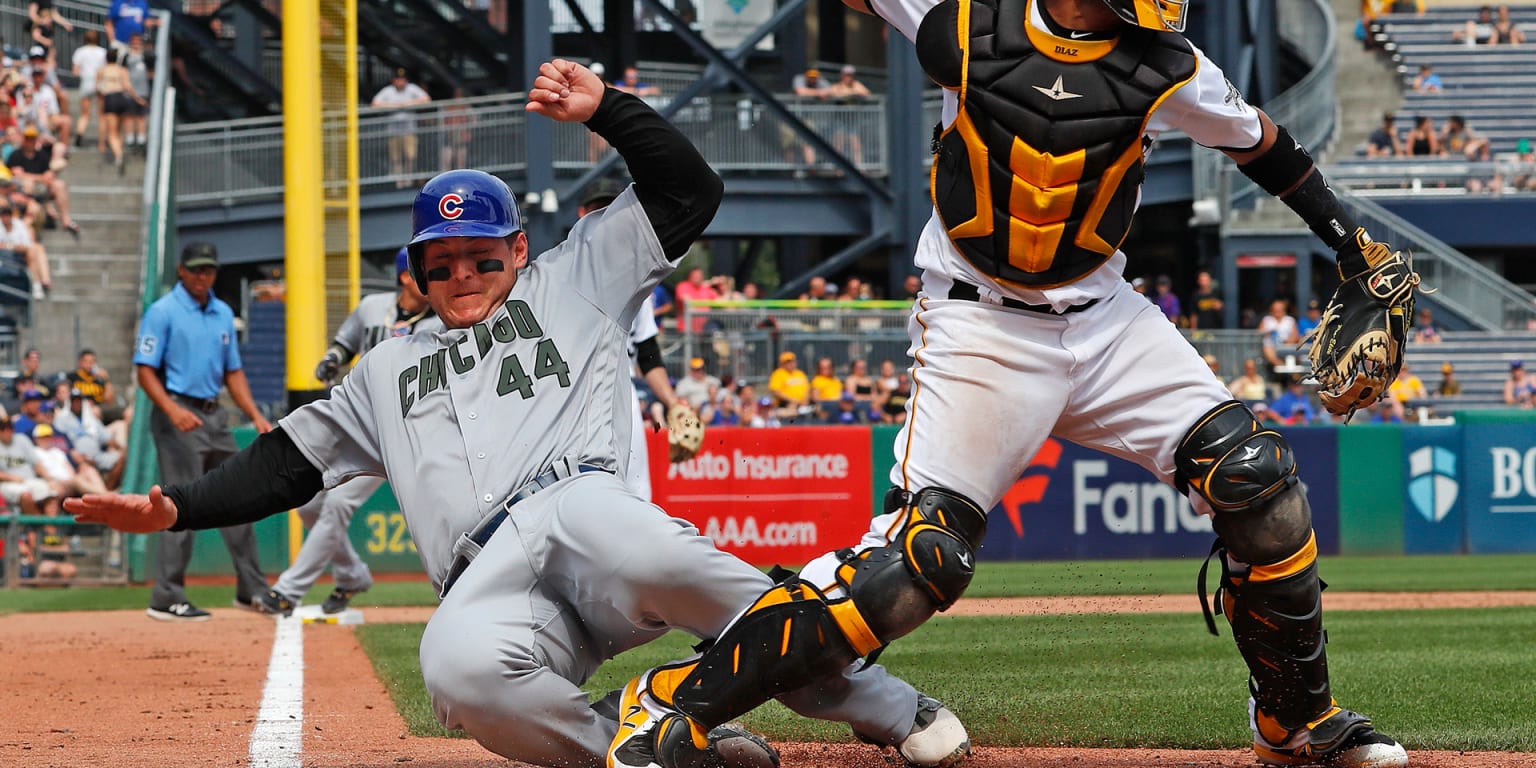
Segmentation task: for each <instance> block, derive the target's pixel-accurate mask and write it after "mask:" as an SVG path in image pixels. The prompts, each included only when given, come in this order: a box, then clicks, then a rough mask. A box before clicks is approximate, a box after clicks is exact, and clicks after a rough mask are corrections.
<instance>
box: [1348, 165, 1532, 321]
mask: <svg viewBox="0 0 1536 768" xmlns="http://www.w3.org/2000/svg"><path fill="white" fill-rule="evenodd" d="M1336 192H1337V194H1338V195H1339V199H1340V200H1341V201H1342V202H1343V203H1344V206H1345V208H1346V209H1347V210H1348V211H1349V213H1350V215H1351V216H1354V217H1355V220H1356V221H1357V222H1359V224H1360V225H1361V226H1363V227H1365V228H1366V229H1367V230H1369V231H1370V232H1371V236H1372V237H1375V238H1376V239H1378V240H1382V241H1384V242H1389V243H1391V244H1392V246H1393V247H1394V248H1401V249H1402V250H1403V251H1404V252H1409V253H1412V254H1413V268H1414V269H1415V270H1416V271H1417V272H1418V273H1419V276H1420V277H1421V278H1422V279H1423V281H1424V282H1423V283H1422V285H1421V287H1420V289H1421V290H1423V289H1432V290H1434V291H1435V294H1434V301H1435V303H1437V304H1440V305H1442V306H1444V307H1446V308H1447V309H1450V310H1452V311H1454V312H1456V313H1457V314H1458V315H1460V316H1461V317H1463V318H1466V319H1467V320H1468V321H1470V322H1472V323H1475V324H1476V325H1477V326H1478V327H1479V328H1481V329H1483V330H1489V331H1498V330H1527V329H1529V328H1532V327H1536V300H1533V299H1532V297H1531V294H1529V293H1526V292H1525V291H1522V290H1520V289H1519V288H1517V287H1516V286H1514V285H1513V284H1511V283H1510V282H1509V281H1507V280H1505V279H1504V278H1502V277H1500V276H1499V275H1497V274H1495V273H1494V272H1493V271H1491V270H1489V269H1488V268H1486V267H1484V266H1483V265H1481V264H1478V263H1477V262H1475V261H1473V260H1472V259H1470V258H1468V257H1467V256H1465V255H1463V254H1462V253H1461V252H1459V251H1457V250H1456V249H1454V248H1451V247H1450V246H1447V245H1446V244H1444V243H1442V242H1440V241H1439V240H1437V239H1435V238H1434V236H1432V235H1430V234H1429V233H1427V232H1425V231H1424V230H1422V229H1419V228H1418V227H1416V226H1414V225H1413V224H1411V223H1409V222H1408V221H1407V220H1405V219H1403V218H1402V217H1401V216H1398V215H1397V214H1394V213H1392V212H1391V211H1388V210H1387V209H1385V208H1383V207H1381V206H1380V205H1378V204H1376V203H1375V202H1372V201H1371V200H1368V199H1366V198H1364V197H1361V196H1360V195H1356V194H1353V193H1351V192H1348V191H1345V190H1336Z"/></svg>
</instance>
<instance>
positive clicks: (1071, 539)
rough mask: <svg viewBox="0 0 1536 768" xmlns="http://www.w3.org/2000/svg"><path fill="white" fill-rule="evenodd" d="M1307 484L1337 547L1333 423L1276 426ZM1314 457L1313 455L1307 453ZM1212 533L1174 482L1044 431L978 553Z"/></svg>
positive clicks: (1147, 552) (1144, 551) (1036, 555)
mask: <svg viewBox="0 0 1536 768" xmlns="http://www.w3.org/2000/svg"><path fill="white" fill-rule="evenodd" d="M1281 431H1282V432H1283V433H1284V434H1285V436H1286V439H1287V440H1289V441H1290V443H1291V448H1292V449H1293V450H1294V451H1295V453H1296V457H1297V462H1298V464H1299V469H1300V476H1301V478H1302V481H1303V482H1305V483H1306V484H1307V486H1308V498H1309V499H1310V501H1311V503H1312V522H1313V527H1314V528H1315V529H1316V530H1317V543H1318V549H1319V551H1321V552H1323V553H1328V554H1332V553H1335V552H1337V551H1338V547H1339V543H1338V542H1339V535H1338V529H1339V525H1338V507H1339V504H1338V468H1337V467H1336V466H1335V462H1334V456H1335V455H1336V450H1337V448H1336V445H1337V441H1336V439H1335V437H1334V431H1333V430H1331V429H1308V428H1298V429H1290V430H1281ZM1309 457H1313V460H1310V461H1309V460H1308V458H1309ZM1215 537H1216V534H1215V533H1214V532H1213V531H1212V529H1211V521H1210V518H1208V517H1205V516H1202V515H1198V514H1196V513H1195V511H1194V510H1193V509H1192V508H1191V506H1190V503H1189V500H1188V499H1186V498H1185V497H1184V496H1183V495H1182V494H1180V493H1179V492H1178V490H1177V489H1175V488H1174V487H1173V486H1171V485H1168V484H1166V483H1163V482H1160V481H1159V480H1158V479H1157V478H1156V476H1154V475H1153V474H1152V473H1151V472H1148V471H1147V470H1145V469H1142V468H1141V467H1140V466H1137V465H1135V464H1132V463H1130V462H1128V461H1125V460H1123V459H1118V458H1115V457H1113V456H1109V455H1107V454H1103V453H1099V452H1098V451H1094V450H1090V449H1088V448H1083V447H1082V446H1079V445H1074V444H1072V443H1068V442H1065V441H1061V440H1056V439H1054V438H1053V439H1051V440H1047V441H1046V443H1045V445H1044V446H1043V447H1042V448H1041V449H1040V452H1039V453H1038V454H1037V455H1036V456H1035V457H1034V459H1033V460H1032V461H1030V464H1029V467H1028V468H1026V469H1025V470H1024V474H1023V476H1022V477H1020V478H1019V481H1018V482H1017V483H1015V484H1014V485H1013V487H1012V488H1010V489H1009V490H1008V492H1007V494H1005V495H1004V496H1003V500H1002V501H1001V502H1000V503H999V504H998V505H997V506H996V507H994V508H993V510H992V512H991V514H990V515H989V516H988V520H987V536H986V539H985V540H984V541H983V543H982V548H981V551H980V552H979V553H978V556H979V557H980V558H981V559H983V560H1026V559H1028V560H1038V559H1091V558H1143V557H1204V556H1205V554H1206V553H1207V552H1209V551H1210V548H1211V542H1212V541H1213V540H1214V539H1215Z"/></svg>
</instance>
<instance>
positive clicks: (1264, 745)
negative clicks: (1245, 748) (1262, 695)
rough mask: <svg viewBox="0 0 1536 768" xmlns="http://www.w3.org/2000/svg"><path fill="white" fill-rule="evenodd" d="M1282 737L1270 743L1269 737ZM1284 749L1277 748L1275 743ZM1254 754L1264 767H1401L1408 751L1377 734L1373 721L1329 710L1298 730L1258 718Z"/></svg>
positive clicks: (1344, 710)
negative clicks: (1284, 727) (1285, 729)
mask: <svg viewBox="0 0 1536 768" xmlns="http://www.w3.org/2000/svg"><path fill="white" fill-rule="evenodd" d="M1266 733H1270V735H1271V736H1275V737H1278V736H1281V735H1282V734H1283V735H1284V737H1283V738H1275V739H1274V740H1273V741H1271V738H1270V736H1266V735H1265V734H1266ZM1277 742H1278V743H1279V744H1283V745H1285V746H1275V743H1277ZM1253 752H1254V754H1255V755H1256V756H1258V758H1259V762H1260V763H1263V764H1264V765H1316V766H1324V768H1402V767H1403V766H1406V765H1408V752H1407V751H1406V750H1404V749H1403V745H1401V744H1398V743H1397V742H1396V741H1395V740H1393V739H1392V738H1391V737H1390V736H1386V735H1384V734H1381V733H1377V732H1376V729H1375V728H1372V727H1371V721H1370V718H1367V717H1366V716H1364V715H1362V714H1359V713H1358V712H1351V711H1349V710H1347V709H1342V708H1340V707H1338V706H1334V707H1332V708H1330V709H1329V710H1328V711H1327V712H1325V713H1323V716H1322V717H1320V718H1318V719H1317V720H1314V721H1312V722H1310V723H1307V724H1306V725H1304V726H1302V727H1300V728H1297V729H1295V730H1292V731H1289V732H1285V731H1284V729H1283V728H1282V727H1281V726H1280V725H1279V724H1278V723H1276V722H1275V721H1274V720H1273V719H1271V718H1269V717H1268V716H1267V715H1264V714H1263V713H1259V714H1257V715H1256V717H1255V724H1254V737H1253Z"/></svg>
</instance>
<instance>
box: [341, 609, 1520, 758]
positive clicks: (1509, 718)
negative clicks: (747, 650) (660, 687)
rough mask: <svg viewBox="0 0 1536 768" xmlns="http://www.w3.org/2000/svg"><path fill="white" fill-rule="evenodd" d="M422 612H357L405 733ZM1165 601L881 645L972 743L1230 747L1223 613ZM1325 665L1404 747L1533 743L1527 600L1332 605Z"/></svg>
mask: <svg viewBox="0 0 1536 768" xmlns="http://www.w3.org/2000/svg"><path fill="white" fill-rule="evenodd" d="M421 630H422V627H421V625H411V626H406V625H397V626H382V625H376V626H365V627H360V628H359V634H360V636H361V637H362V639H363V645H364V647H365V648H367V649H368V652H369V654H370V656H372V657H373V658H374V667H375V669H376V670H378V671H379V674H380V677H381V679H383V680H384V681H385V685H386V687H388V689H389V691H390V694H391V695H392V696H394V697H395V702H396V706H398V707H399V708H400V710H401V712H402V713H403V714H404V716H405V718H406V722H407V723H408V724H409V725H410V728H411V730H412V732H413V733H416V734H420V735H440V734H442V733H443V731H442V729H441V728H440V727H439V726H438V725H437V723H436V721H435V720H434V719H433V716H432V713H431V710H430V708H429V707H428V705H427V698H426V693H425V690H424V689H423V688H422V683H421V679H420V674H419V672H418V671H417V670H416V667H415V662H416V641H417V640H419V638H420V634H421ZM1222 631H1223V637H1221V638H1219V639H1218V638H1213V637H1211V636H1210V635H1208V634H1206V633H1205V629H1204V626H1203V624H1202V622H1201V621H1200V620H1199V618H1198V617H1195V616H1176V615H1125V616H1024V617H1011V618H951V617H943V616H941V617H938V618H936V619H934V620H933V621H931V622H929V623H928V625H926V626H924V627H923V628H922V629H920V630H918V631H917V632H915V633H913V634H912V635H910V636H908V637H906V638H903V639H902V640H901V641H900V642H897V643H895V644H893V645H892V646H891V647H890V648H889V649H888V650H887V651H886V653H885V655H884V656H882V657H881V663H883V664H885V665H886V666H887V667H889V668H890V669H891V671H892V672H894V673H896V674H898V675H900V676H902V677H904V678H906V679H907V680H909V681H910V682H912V683H913V684H914V685H915V686H917V687H918V688H919V689H921V690H924V691H926V692H928V693H931V694H932V695H934V696H937V697H938V698H940V699H942V700H944V701H945V702H946V703H948V704H949V705H950V707H951V708H953V709H954V710H955V711H956V712H957V713H958V714H959V715H960V716H961V718H962V719H964V720H965V722H966V726H967V727H968V728H969V729H970V732H971V735H972V738H973V739H975V740H976V742H977V743H978V744H985V745H992V746H997V745H1036V746H1038V745H1066V746H1079V747H1089V746H1110V747H1114V746H1152V747H1185V748H1220V747H1227V748H1233V747H1242V746H1245V745H1246V744H1247V733H1248V731H1247V717H1246V714H1245V712H1246V709H1245V707H1246V701H1247V689H1246V687H1245V685H1244V681H1245V673H1244V672H1243V669H1242V662H1241V660H1240V659H1239V657H1238V655H1237V652H1236V650H1235V649H1234V648H1233V647H1232V641H1231V640H1230V638H1229V636H1227V632H1226V629H1225V627H1223V630H1222ZM1329 631H1330V635H1331V636H1332V642H1331V643H1330V645H1329V650H1330V669H1331V672H1332V677H1333V683H1334V690H1335V693H1336V694H1337V695H1338V696H1339V698H1340V701H1341V703H1342V704H1343V705H1344V706H1347V707H1350V708H1352V709H1358V710H1360V711H1363V712H1366V713H1369V714H1370V715H1371V716H1372V717H1373V718H1375V719H1376V721H1377V724H1378V725H1379V726H1381V728H1382V730H1383V731H1385V732H1387V733H1390V734H1392V735H1393V736H1395V737H1397V738H1398V739H1400V740H1402V741H1403V742H1404V743H1406V744H1408V745H1409V746H1410V748H1413V749H1446V750H1498V751H1536V701H1533V699H1532V697H1531V696H1530V695H1529V686H1530V681H1531V680H1532V679H1533V677H1536V659H1533V658H1532V657H1531V655H1530V648H1532V647H1536V611H1531V610H1530V609H1526V608H1498V609H1476V610H1434V611H1380V612H1350V611H1339V612H1335V613H1333V614H1330V616H1329ZM689 640H690V638H688V637H686V636H681V635H678V634H676V633H674V634H672V635H668V636H667V637H665V638H662V639H661V640H659V641H657V642H655V643H651V644H650V645H647V646H643V647H641V648H637V649H635V650H633V651H630V652H628V653H626V654H623V655H621V656H619V657H618V658H616V659H614V660H613V661H611V662H609V663H608V664H606V665H604V666H603V668H602V669H601V670H600V671H599V673H598V674H597V675H596V676H595V677H594V678H593V679H592V680H590V681H589V682H588V684H587V685H586V686H584V687H585V688H586V689H587V690H588V691H589V692H591V693H593V694H601V693H603V692H606V691H608V690H611V689H613V688H616V687H618V686H620V685H622V684H623V682H624V681H625V680H627V679H628V678H629V677H630V676H632V675H634V674H636V673H638V672H639V671H641V670H643V669H645V668H647V667H649V666H652V665H654V664H657V663H659V662H662V661H666V660H669V659H672V658H677V657H680V656H684V655H686V654H687V653H688V652H689V649H688V642H689ZM745 721H746V722H747V723H748V725H749V726H750V727H753V728H755V729H757V730H760V731H761V732H763V733H764V734H766V735H768V736H769V737H770V738H774V739H781V740H797V741H829V740H830V741H842V740H846V739H847V738H848V735H847V729H846V727H845V726H841V725H836V724H830V723H824V722H817V721H811V720H806V719H803V718H800V717H798V716H796V715H794V714H792V713H790V712H789V711H788V710H786V709H784V708H783V707H781V706H779V705H778V704H777V703H770V704H769V705H767V706H765V707H763V708H761V709H759V710H758V711H757V712H754V713H753V714H751V715H749V716H748V717H747V718H745Z"/></svg>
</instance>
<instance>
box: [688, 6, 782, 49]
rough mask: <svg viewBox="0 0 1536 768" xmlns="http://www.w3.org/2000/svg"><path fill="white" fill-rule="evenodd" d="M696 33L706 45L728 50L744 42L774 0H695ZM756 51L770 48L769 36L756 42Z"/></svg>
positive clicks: (770, 13) (767, 15) (765, 18)
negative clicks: (698, 0)
mask: <svg viewBox="0 0 1536 768" xmlns="http://www.w3.org/2000/svg"><path fill="white" fill-rule="evenodd" d="M696 5H697V6H698V9H699V32H700V34H702V35H703V36H704V39H705V40H708V41H709V44H710V45H713V46H715V47H716V48H719V49H721V50H723V51H724V50H730V49H732V48H735V47H736V46H738V45H741V44H742V43H743V42H745V41H746V39H747V37H748V36H749V35H751V34H752V33H753V32H756V31H757V28H758V27H761V26H762V25H763V24H764V23H766V22H767V21H768V19H769V18H772V16H773V5H774V0H725V2H718V1H716V2H702V3H696ZM757 49H758V50H760V51H769V50H773V35H768V36H767V37H765V38H764V39H763V40H762V41H761V42H759V43H758V44H757Z"/></svg>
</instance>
